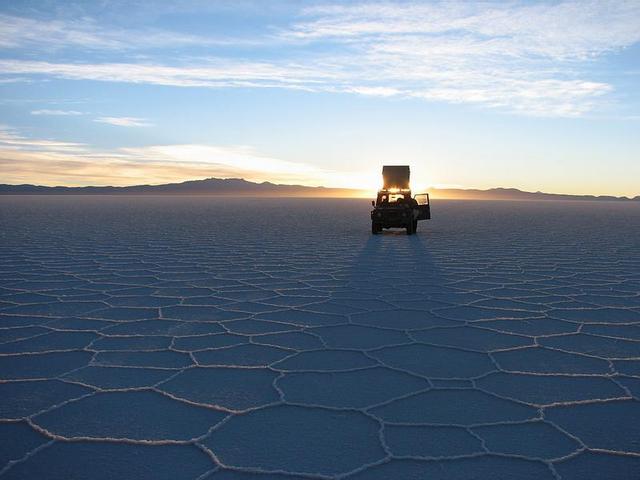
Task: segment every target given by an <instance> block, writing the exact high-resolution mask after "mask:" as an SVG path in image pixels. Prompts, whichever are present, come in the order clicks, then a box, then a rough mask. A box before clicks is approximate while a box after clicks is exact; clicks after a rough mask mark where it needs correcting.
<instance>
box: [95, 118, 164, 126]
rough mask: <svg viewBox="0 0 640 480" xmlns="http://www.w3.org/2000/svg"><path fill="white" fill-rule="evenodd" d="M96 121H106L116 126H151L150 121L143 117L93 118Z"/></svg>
mask: <svg viewBox="0 0 640 480" xmlns="http://www.w3.org/2000/svg"><path fill="white" fill-rule="evenodd" d="M94 122H98V123H107V124H109V125H115V126H116V127H151V126H153V124H152V123H150V122H148V121H147V120H145V119H144V118H136V117H98V118H96V119H95V120H94Z"/></svg>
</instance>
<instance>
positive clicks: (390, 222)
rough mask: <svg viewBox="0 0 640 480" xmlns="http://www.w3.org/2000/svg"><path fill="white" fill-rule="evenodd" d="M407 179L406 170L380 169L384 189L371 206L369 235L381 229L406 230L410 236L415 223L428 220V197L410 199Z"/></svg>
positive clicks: (400, 167) (407, 171)
mask: <svg viewBox="0 0 640 480" xmlns="http://www.w3.org/2000/svg"><path fill="white" fill-rule="evenodd" d="M409 175H410V171H409V167H408V166H398V165H393V166H385V167H383V169H382V176H383V179H384V186H383V188H382V189H381V190H380V191H378V195H377V196H376V200H375V201H372V202H371V205H372V206H373V210H372V211H371V233H373V234H374V235H375V234H378V233H380V232H382V229H384V228H406V229H407V235H413V234H414V233H415V232H416V231H417V228H418V221H420V220H428V219H430V218H431V205H430V200H429V194H428V193H420V194H417V195H415V196H412V194H411V189H410V188H409Z"/></svg>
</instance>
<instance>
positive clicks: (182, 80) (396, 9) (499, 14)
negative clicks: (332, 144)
mask: <svg viewBox="0 0 640 480" xmlns="http://www.w3.org/2000/svg"><path fill="white" fill-rule="evenodd" d="M2 18H3V17H2V16H0V19H2ZM639 19H640V2H637V1H624V0H616V1H612V0H591V1H587V0H585V1H580V2H575V1H564V2H540V3H530V2H483V3H481V4H479V3H475V2H458V1H452V2H449V1H447V2H433V3H405V2H392V3H379V2H377V3H334V4H326V5H316V6H313V7H310V8H306V9H302V10H300V11H298V12H297V14H296V15H295V16H294V20H293V21H291V22H289V24H288V25H285V26H281V27H279V28H278V29H277V30H276V31H275V34H274V35H272V36H270V37H268V38H264V39H263V40H264V45H263V46H262V47H256V48H254V49H253V50H252V59H251V60H242V59H240V58H238V57H237V56H233V57H231V56H230V57H220V56H218V57H209V58H204V59H203V58H197V59H194V58H191V59H189V57H182V58H181V59H180V60H178V61H171V58H170V57H167V56H164V57H162V59H158V58H157V57H153V56H151V57H150V56H147V57H145V58H144V61H131V59H130V58H129V59H126V60H123V61H120V62H103V63H99V62H91V63H89V62H87V63H80V62H77V61H74V62H62V61H59V62H53V61H44V60H32V59H30V60H25V59H7V58H5V59H3V60H1V61H0V72H3V73H4V74H5V75H12V76H14V77H15V76H17V75H19V76H25V75H27V76H33V75H39V76H50V77H56V78H64V79H82V80H95V81H108V82H128V83H138V84H153V85H169V86H177V87H207V88H227V87H251V88H256V87H276V88H287V89H299V90H307V91H312V92H314V91H325V92H347V93H354V94H358V95H366V96H378V97H402V98H418V99H422V100H427V101H439V102H447V103H467V104H475V105H480V106H485V107H489V108H498V109H501V110H503V111H510V112H516V113H520V114H525V115H538V116H563V117H575V116H581V115H584V114H585V113H588V112H590V111H592V110H594V109H596V108H597V107H598V105H600V104H601V103H603V101H602V97H604V96H606V95H607V94H609V93H610V92H612V90H613V86H612V85H611V84H609V83H607V82H606V81H603V80H601V79H599V78H598V79H594V78H591V75H590V73H589V72H590V67H591V66H592V65H593V64H594V62H596V61H597V60H598V59H599V58H600V57H602V56H603V55H606V54H609V53H611V52H617V51H619V50H621V49H623V48H625V47H628V46H630V45H633V44H635V43H637V42H639V41H640V20H639ZM23 20H24V22H27V23H28V22H29V21H30V20H28V19H22V20H18V21H17V23H16V21H15V19H13V18H8V19H5V20H4V21H5V23H6V24H7V25H8V24H9V23H11V22H14V23H15V24H16V25H20V26H21V27H20V28H17V27H8V30H4V31H3V29H2V28H0V31H3V33H2V34H0V45H2V44H4V45H6V46H9V47H10V46H16V45H18V44H24V43H29V42H32V41H33V42H36V41H38V40H37V38H50V39H51V41H52V42H53V44H57V45H63V44H64V45H75V46H77V47H78V48H84V47H86V48H90V49H91V48H93V49H97V48H102V49H108V50H118V49H119V48H120V46H121V44H122V43H126V44H127V46H126V47H122V48H123V50H131V49H132V48H136V47H135V46H136V45H138V47H139V48H145V46H148V45H151V44H154V45H163V44H171V43H172V42H174V43H176V44H180V42H183V43H182V44H187V43H189V42H191V41H192V40H194V39H193V38H190V37H188V36H187V37H185V38H182V40H181V39H180V38H173V37H172V35H173V34H172V33H170V32H169V33H167V32H164V33H163V32H160V31H154V32H142V33H139V32H126V35H129V34H130V35H131V38H130V39H127V40H126V41H125V40H124V39H125V37H126V35H125V34H123V32H122V31H110V30H107V29H103V28H100V26H98V25H96V24H95V22H92V21H90V20H82V21H79V22H78V23H73V22H72V23H71V24H70V25H67V24H62V23H56V22H55V21H54V22H49V23H46V22H45V23H43V22H36V23H35V24H33V25H32V24H25V23H24V22H23ZM21 22H22V23H21ZM34 22H35V21H34ZM1 25H2V22H1V21H0V26H1ZM18 30H19V31H18ZM24 31H26V32H33V33H24ZM139 36H140V37H144V38H139ZM36 37H37V38H36ZM245 40H255V39H245ZM206 41H208V42H212V43H215V42H216V41H217V39H215V38H207V39H206ZM238 42H241V41H240V40H238ZM274 44H277V45H278V55H275V56H274V55H273V52H272V51H271V50H269V49H270V48H273V46H274ZM262 54H264V55H262ZM261 55H262V56H261Z"/></svg>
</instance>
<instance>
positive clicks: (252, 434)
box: [0, 197, 640, 480]
mask: <svg viewBox="0 0 640 480" xmlns="http://www.w3.org/2000/svg"><path fill="white" fill-rule="evenodd" d="M0 206H1V207H0V214H1V218H0V220H1V222H0V223H1V224H2V228H1V231H0V479H24V478H42V479H44V478H47V479H60V480H63V479H69V478H74V479H111V478H136V479H146V478H148V479H165V478H166V479H194V480H195V479H198V478H208V479H212V480H221V479H222V480H224V479H256V480H277V479H296V478H298V479H299V478H354V479H423V478H428V479H447V480H455V479H470V478H474V479H566V480H568V479H576V480H577V479H580V480H587V479H594V480H595V479H597V480H603V479H607V480H612V479H621V480H622V479H624V480H626V479H635V478H640V441H639V439H640V402H639V397H640V205H638V204H635V205H634V204H622V203H590V202H584V203H544V202H539V203H526V202H520V203H517V202H514V203H504V202H454V201H449V202H446V201H434V202H433V215H434V219H433V220H432V221H430V222H421V223H420V226H419V231H418V234H417V235H416V236H407V235H405V234H404V232H401V231H398V232H385V233H384V234H383V235H378V236H371V235H370V233H369V232H370V225H369V206H368V202H367V201H365V200H294V199H280V200H265V199H235V200H232V199H224V198H204V197H192V198H189V197H164V198H161V197H137V198H136V197H2V198H0Z"/></svg>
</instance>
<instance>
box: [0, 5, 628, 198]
mask: <svg viewBox="0 0 640 480" xmlns="http://www.w3.org/2000/svg"><path fill="white" fill-rule="evenodd" d="M639 87H640V1H628V2H625V1H605V0H602V1H593V2H591V1H580V2H555V1H554V2H551V1H545V2H517V1H516V2H483V3H477V2H455V1H454V2H383V3H381V2H294V1H280V2H278V1H274V2H262V1H255V2H249V1H229V2H227V1H189V0H187V1H185V2H169V1H164V2H142V1H140V2H130V1H102V2H95V1H85V2H74V1H65V2H56V1H19V2H4V3H2V4H1V5H0V114H1V118H0V182H3V183H37V184H44V185H89V184H91V185H106V184H111V185H127V184H139V183H166V182H171V181H182V180H187V179H194V178H206V177H211V176H218V177H244V178H247V179H250V180H256V181H263V180H271V181H275V182H281V183H302V184H307V185H326V186H341V187H349V186H352V187H355V188H367V189H371V190H372V189H375V187H376V186H377V184H378V182H379V176H380V167H381V165H383V164H394V163H396V164H405V163H407V164H410V165H411V166H412V172H413V181H414V185H415V186H416V187H427V186H462V187H479V188H489V187H496V186H508V187H518V188H522V189H526V190H543V191H550V192H567V193H595V194H615V195H638V194H640V181H639V180H638V179H640V134H638V131H640V88H639Z"/></svg>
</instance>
